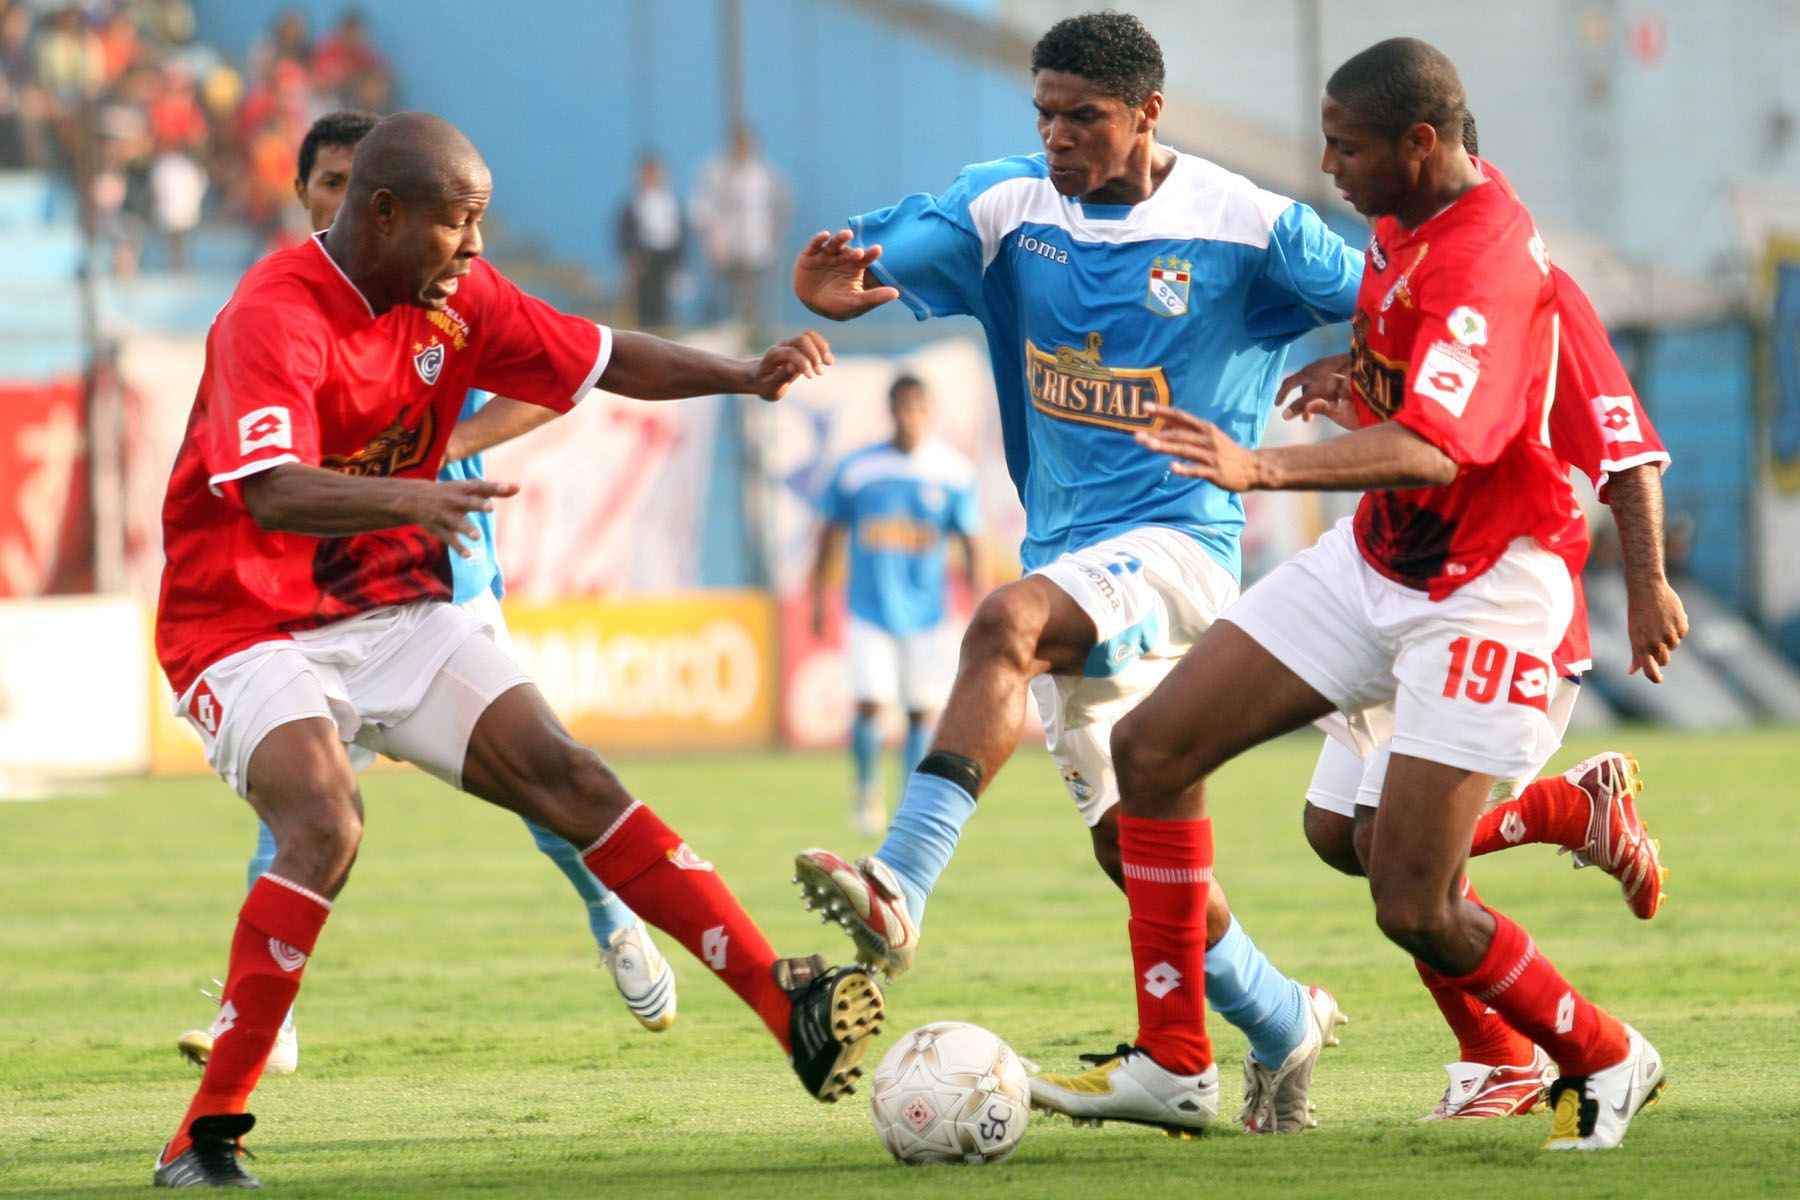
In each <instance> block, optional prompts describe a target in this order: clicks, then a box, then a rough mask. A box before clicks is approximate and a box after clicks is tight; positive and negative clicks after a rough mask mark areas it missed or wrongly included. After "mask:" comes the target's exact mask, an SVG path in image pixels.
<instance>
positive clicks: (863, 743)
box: [850, 713, 881, 788]
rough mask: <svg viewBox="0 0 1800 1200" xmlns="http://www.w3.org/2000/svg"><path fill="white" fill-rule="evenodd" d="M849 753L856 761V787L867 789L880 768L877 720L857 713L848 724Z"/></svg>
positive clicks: (878, 723) (879, 734) (879, 727)
mask: <svg viewBox="0 0 1800 1200" xmlns="http://www.w3.org/2000/svg"><path fill="white" fill-rule="evenodd" d="M850 753H851V754H852V755H853V756H854V757H855V759H856V786H857V787H858V788H867V787H868V786H869V785H870V784H872V783H874V782H875V772H876V770H877V769H878V768H879V767H880V766H881V723H880V720H879V718H877V717H873V716H868V717H865V716H863V715H862V714H861V713H858V714H857V715H856V718H855V719H854V720H853V721H851V722H850Z"/></svg>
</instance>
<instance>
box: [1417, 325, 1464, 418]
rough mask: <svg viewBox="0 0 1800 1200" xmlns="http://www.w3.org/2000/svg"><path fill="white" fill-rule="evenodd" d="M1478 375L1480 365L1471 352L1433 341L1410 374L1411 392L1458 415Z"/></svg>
mask: <svg viewBox="0 0 1800 1200" xmlns="http://www.w3.org/2000/svg"><path fill="white" fill-rule="evenodd" d="M1480 377H1481V366H1480V364H1478V363H1477V362H1476V361H1475V356H1474V355H1472V354H1470V353H1469V352H1468V351H1467V350H1464V349H1463V348H1462V347H1461V346H1459V345H1457V344H1455V343H1454V342H1433V343H1432V344H1431V349H1429V350H1427V351H1426V352H1425V358H1424V359H1423V361H1421V362H1420V363H1419V371H1418V374H1417V375H1416V376H1414V377H1413V391H1415V392H1417V393H1418V394H1419V395H1421V396H1423V397H1425V399H1427V400H1435V401H1437V402H1438V403H1439V404H1441V405H1443V406H1444V408H1445V409H1447V410H1448V411H1449V413H1450V415H1451V416H1453V417H1460V416H1462V415H1463V409H1465V408H1467V407H1468V404H1469V394H1470V393H1471V392H1473V391H1474V390H1475V381H1476V380H1477V379H1479V378H1480Z"/></svg>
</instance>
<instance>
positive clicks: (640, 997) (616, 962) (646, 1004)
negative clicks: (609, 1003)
mask: <svg viewBox="0 0 1800 1200" xmlns="http://www.w3.org/2000/svg"><path fill="white" fill-rule="evenodd" d="M600 965H601V966H603V967H605V968H606V969H607V971H609V972H610V973H611V974H612V977H613V983H615V984H616V985H618V988H619V995H620V996H621V997H623V998H624V1000H625V1007H626V1008H628V1009H630V1010H631V1015H632V1016H634V1017H636V1018H637V1019H638V1024H640V1025H642V1026H643V1027H644V1028H645V1029H648V1030H649V1031H650V1032H652V1033H661V1032H662V1031H663V1030H665V1029H667V1028H669V1026H671V1025H673V1024H675V970H674V968H672V967H671V966H669V960H668V959H666V958H664V957H663V956H662V951H660V950H658V949H657V948H656V943H655V942H654V941H652V940H651V939H650V931H649V930H648V929H646V928H644V921H643V918H642V917H640V918H638V919H637V920H636V921H634V922H632V923H631V924H630V925H627V926H626V927H625V928H623V929H621V930H619V931H618V932H617V933H615V934H613V936H612V941H611V942H610V943H608V944H607V945H606V947H605V948H603V949H602V950H601V951H600Z"/></svg>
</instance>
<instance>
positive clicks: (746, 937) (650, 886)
mask: <svg viewBox="0 0 1800 1200" xmlns="http://www.w3.org/2000/svg"><path fill="white" fill-rule="evenodd" d="M581 858H582V861H583V862H585V863H587V867H588V870H590V871H592V872H593V873H594V876H595V877H596V878H597V879H599V880H600V882H601V883H604V884H605V885H606V886H607V887H609V888H611V889H612V890H613V891H615V892H617V893H618V894H619V897H620V898H621V899H622V900H624V901H625V903H626V904H628V905H630V906H631V909H632V911H634V912H636V913H637V914H638V915H639V916H641V917H643V918H644V920H646V921H648V922H650V924H652V925H654V926H656V927H657V928H658V929H661V930H663V931H664V932H666V933H669V934H671V935H673V936H674V938H675V940H677V941H679V942H680V943H681V944H682V945H683V946H686V947H687V948H688V950H689V951H690V952H691V953H692V954H693V955H694V957H695V958H697V959H699V960H700V961H701V962H703V963H705V964H706V965H707V966H709V967H711V968H712V970H713V974H715V975H717V976H718V977H719V978H720V979H722V980H723V981H724V982H725V986H726V987H729V988H730V989H731V990H732V991H734V992H736V993H737V994H738V996H739V997H740V998H741V999H742V1000H743V1001H744V1003H746V1004H748V1005H749V1006H750V1007H751V1008H753V1009H755V1010H756V1015H757V1016H759V1017H761V1018H762V1020H763V1024H765V1025H767V1026H768V1027H769V1032H771V1033H773V1034H774V1035H775V1040H777V1041H779V1042H780V1043H781V1047H782V1049H783V1050H785V1051H787V1052H789V1053H792V1052H793V1047H792V1046H790V1045H789V1044H788V1016H789V1014H790V1012H791V1011H792V1005H791V1004H789V1002H788V998H787V993H786V992H783V991H782V990H781V988H780V987H779V986H778V985H777V984H776V983H775V977H774V975H773V974H772V973H771V970H770V968H771V967H773V966H774V964H775V958H776V955H775V951H774V949H773V948H772V947H771V946H770V945H769V942H768V939H767V938H765V937H763V935H762V930H760V929H758V928H757V927H756V923H755V922H754V921H752V920H751V919H750V916H749V914H748V913H746V912H745V911H744V910H743V909H742V908H741V907H739V905H738V902H737V898H736V897H735V896H733V895H732V894H731V889H730V888H728V887H726V886H725V881H724V880H722V879H720V878H719V874H718V872H717V871H715V870H713V865H712V864H711V863H709V862H707V861H706V860H705V859H703V858H701V857H700V856H699V855H698V854H695V853H694V852H693V851H692V850H691V849H689V848H688V844H687V843H686V842H684V841H682V840H681V838H680V837H679V836H677V835H676V833H675V831H674V830H672V829H670V828H669V827H668V826H667V825H664V824H663V823H662V821H661V820H660V819H658V817H657V815H656V814H655V813H653V812H651V811H650V810H649V809H647V808H645V807H644V806H643V805H642V804H640V803H638V802H637V801H635V800H634V801H632V804H631V807H630V808H628V809H626V810H625V813H624V815H623V816H621V817H620V818H619V819H618V820H617V821H615V822H613V826H612V828H611V829H609V830H607V831H606V832H605V833H603V834H601V835H600V840H599V841H597V842H595V843H594V844H593V845H592V846H589V847H588V848H587V849H586V850H584V851H582V854H581Z"/></svg>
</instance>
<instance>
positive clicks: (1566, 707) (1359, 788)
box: [1306, 679, 1581, 817]
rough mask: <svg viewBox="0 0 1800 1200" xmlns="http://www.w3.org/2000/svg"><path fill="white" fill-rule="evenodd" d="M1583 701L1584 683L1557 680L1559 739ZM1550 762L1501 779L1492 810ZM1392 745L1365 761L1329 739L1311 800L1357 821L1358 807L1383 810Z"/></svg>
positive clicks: (1553, 710)
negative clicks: (1383, 793)
mask: <svg viewBox="0 0 1800 1200" xmlns="http://www.w3.org/2000/svg"><path fill="white" fill-rule="evenodd" d="M1580 698H1581V681H1580V680H1578V679H1558V680H1557V681H1556V690H1555V693H1554V694H1553V695H1552V696H1551V698H1550V724H1551V726H1552V727H1553V728H1555V730H1556V735H1557V737H1558V738H1559V739H1560V738H1561V737H1562V735H1563V734H1564V733H1566V732H1568V729H1569V717H1570V716H1571V714H1573V713H1574V711H1575V702H1576V701H1577V700H1579V699H1580ZM1549 761H1550V756H1549V755H1547V754H1546V755H1545V756H1544V759H1543V761H1542V762H1538V763H1534V764H1533V765H1532V767H1531V769H1530V770H1529V771H1527V772H1525V773H1524V774H1521V775H1516V776H1509V777H1507V778H1496V779H1495V780H1494V786H1493V790H1492V791H1491V792H1490V793H1489V795H1488V805H1489V806H1490V807H1491V806H1493V805H1495V804H1498V803H1500V802H1501V801H1502V800H1510V799H1512V798H1513V797H1514V796H1516V795H1518V794H1519V793H1520V792H1521V791H1524V790H1525V785H1526V784H1528V783H1530V782H1531V781H1532V780H1533V779H1535V778H1537V775H1538V772H1539V771H1542V770H1543V769H1544V764H1545V763H1547V762H1549ZM1387 766H1388V743H1387V742H1383V743H1381V745H1379V746H1377V747H1375V749H1374V750H1371V751H1370V752H1369V754H1368V755H1367V756H1366V757H1359V756H1358V755H1357V753H1356V751H1354V750H1352V749H1351V748H1350V747H1349V745H1348V744H1347V743H1346V742H1344V741H1342V740H1340V739H1338V738H1336V737H1327V738H1326V739H1325V744H1324V745H1323V746H1321V747H1320V748H1319V761H1318V764H1317V765H1316V766H1314V767H1313V776H1312V782H1311V783H1309V784H1307V785H1306V802H1307V803H1308V804H1310V805H1312V806H1313V807H1315V808H1322V809H1324V810H1325V811H1326V812H1334V813H1336V814H1338V815H1339V816H1340V817H1355V816H1356V810H1357V807H1358V806H1361V807H1363V808H1378V807H1380V805H1381V786H1382V784H1384V783H1385V782H1387Z"/></svg>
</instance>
